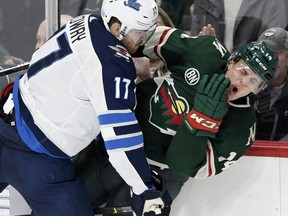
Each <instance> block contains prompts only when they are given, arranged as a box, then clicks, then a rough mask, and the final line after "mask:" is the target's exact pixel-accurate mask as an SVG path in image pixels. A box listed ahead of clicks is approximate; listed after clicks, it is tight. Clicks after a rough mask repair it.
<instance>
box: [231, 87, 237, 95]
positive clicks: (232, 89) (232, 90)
mask: <svg viewBox="0 0 288 216" xmlns="http://www.w3.org/2000/svg"><path fill="white" fill-rule="evenodd" d="M230 92H231V93H232V94H236V93H237V92H238V88H237V87H236V86H231V88H230Z"/></svg>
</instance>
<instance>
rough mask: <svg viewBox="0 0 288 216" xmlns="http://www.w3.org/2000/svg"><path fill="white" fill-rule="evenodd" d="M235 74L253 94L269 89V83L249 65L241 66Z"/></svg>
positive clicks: (235, 70)
mask: <svg viewBox="0 0 288 216" xmlns="http://www.w3.org/2000/svg"><path fill="white" fill-rule="evenodd" d="M233 72H234V73H235V75H236V76H237V77H238V78H239V79H241V80H242V83H243V84H244V85H245V86H247V87H248V88H249V89H250V90H251V92H252V93H253V94H258V93H259V92H261V91H262V90H263V89H265V88H266V87H267V83H266V82H265V81H264V80H263V79H262V78H261V77H260V76H259V75H258V74H256V73H254V72H253V70H251V68H250V67H249V66H247V65H244V64H240V65H239V66H237V67H236V68H235V69H234V70H233Z"/></svg>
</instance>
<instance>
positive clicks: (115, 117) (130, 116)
mask: <svg viewBox="0 0 288 216" xmlns="http://www.w3.org/2000/svg"><path fill="white" fill-rule="evenodd" d="M135 120H136V117H135V115H134V113H132V112H129V113H107V114H102V115H99V123H100V125H106V124H115V123H122V122H130V121H135Z"/></svg>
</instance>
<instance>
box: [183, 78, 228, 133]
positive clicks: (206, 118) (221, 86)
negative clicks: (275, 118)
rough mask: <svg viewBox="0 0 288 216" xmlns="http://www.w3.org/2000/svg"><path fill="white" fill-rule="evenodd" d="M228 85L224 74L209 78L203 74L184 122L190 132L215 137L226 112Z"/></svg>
mask: <svg viewBox="0 0 288 216" xmlns="http://www.w3.org/2000/svg"><path fill="white" fill-rule="evenodd" d="M229 85H230V80H229V79H227V78H225V76H224V74H221V75H219V74H214V75H213V77H212V78H211V79H210V80H209V79H208V75H205V76H203V78H202V79H201V80H200V82H199V84H198V86H197V89H196V94H195V98H194V104H193V109H192V110H191V111H190V112H189V113H188V114H187V116H186V118H185V124H186V125H187V126H188V129H190V130H191V132H193V133H197V134H196V135H199V136H204V135H205V136H210V137H215V133H217V132H218V130H219V127H220V124H221V122H222V118H223V117H224V116H225V115H226V113H227V112H228V103H227V97H228V93H229ZM198 131H199V133H198ZM201 131H205V133H203V132H201Z"/></svg>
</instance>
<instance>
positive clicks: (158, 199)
mask: <svg viewBox="0 0 288 216" xmlns="http://www.w3.org/2000/svg"><path fill="white" fill-rule="evenodd" d="M152 178H153V183H154V187H155V188H154V189H150V190H146V191H144V192H143V193H142V194H140V195H136V194H134V193H133V197H132V209H133V211H134V212H135V214H136V215H137V216H142V215H144V216H168V215H169V213H170V207H171V204H172V198H171V197H170V195H169V193H168V191H167V190H166V184H165V181H164V179H162V178H161V176H160V175H159V174H158V173H157V172H155V171H152Z"/></svg>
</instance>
